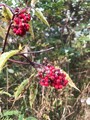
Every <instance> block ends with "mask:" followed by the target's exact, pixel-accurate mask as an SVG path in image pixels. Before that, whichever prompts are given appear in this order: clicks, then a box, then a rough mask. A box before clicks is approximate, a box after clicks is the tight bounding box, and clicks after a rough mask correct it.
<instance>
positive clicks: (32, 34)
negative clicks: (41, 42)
mask: <svg viewBox="0 0 90 120" xmlns="http://www.w3.org/2000/svg"><path fill="white" fill-rule="evenodd" d="M29 24H30V29H29V31H30V34H31V36H32V39H34V32H33V26H32V22H31V21H30V22H29Z"/></svg>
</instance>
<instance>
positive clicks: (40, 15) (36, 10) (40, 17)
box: [35, 8, 50, 27]
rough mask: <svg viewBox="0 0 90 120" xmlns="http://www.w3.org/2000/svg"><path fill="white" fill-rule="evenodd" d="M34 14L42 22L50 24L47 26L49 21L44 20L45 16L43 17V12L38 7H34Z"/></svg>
mask: <svg viewBox="0 0 90 120" xmlns="http://www.w3.org/2000/svg"><path fill="white" fill-rule="evenodd" d="M35 15H36V16H37V17H38V18H39V19H40V20H41V21H42V22H43V23H45V24H46V25H47V26H48V27H50V26H49V23H48V21H47V20H46V18H45V17H44V15H43V13H42V12H41V11H40V10H39V9H38V8H36V9H35Z"/></svg>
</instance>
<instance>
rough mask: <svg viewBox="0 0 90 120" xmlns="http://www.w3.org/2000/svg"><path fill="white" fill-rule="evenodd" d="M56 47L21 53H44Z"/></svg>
mask: <svg viewBox="0 0 90 120" xmlns="http://www.w3.org/2000/svg"><path fill="white" fill-rule="evenodd" d="M52 49H54V47H51V48H48V49H45V50H40V51H33V52H24V53H20V54H33V53H34V54H37V53H42V52H47V51H50V50H52Z"/></svg>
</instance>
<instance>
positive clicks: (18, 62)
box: [8, 59, 30, 65]
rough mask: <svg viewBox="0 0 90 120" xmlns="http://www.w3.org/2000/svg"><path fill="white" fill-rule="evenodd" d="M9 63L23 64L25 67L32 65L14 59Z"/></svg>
mask: <svg viewBox="0 0 90 120" xmlns="http://www.w3.org/2000/svg"><path fill="white" fill-rule="evenodd" d="M8 61H10V62H13V63H17V64H23V65H29V64H30V63H28V62H22V61H18V60H13V59H9V60H8Z"/></svg>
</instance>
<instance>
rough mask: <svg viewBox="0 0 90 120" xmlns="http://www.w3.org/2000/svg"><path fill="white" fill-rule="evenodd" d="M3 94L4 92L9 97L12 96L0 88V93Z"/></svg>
mask: <svg viewBox="0 0 90 120" xmlns="http://www.w3.org/2000/svg"><path fill="white" fill-rule="evenodd" d="M3 94H5V95H7V96H9V97H11V96H12V95H11V94H10V93H8V92H5V91H3V90H1V91H0V95H3Z"/></svg>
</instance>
